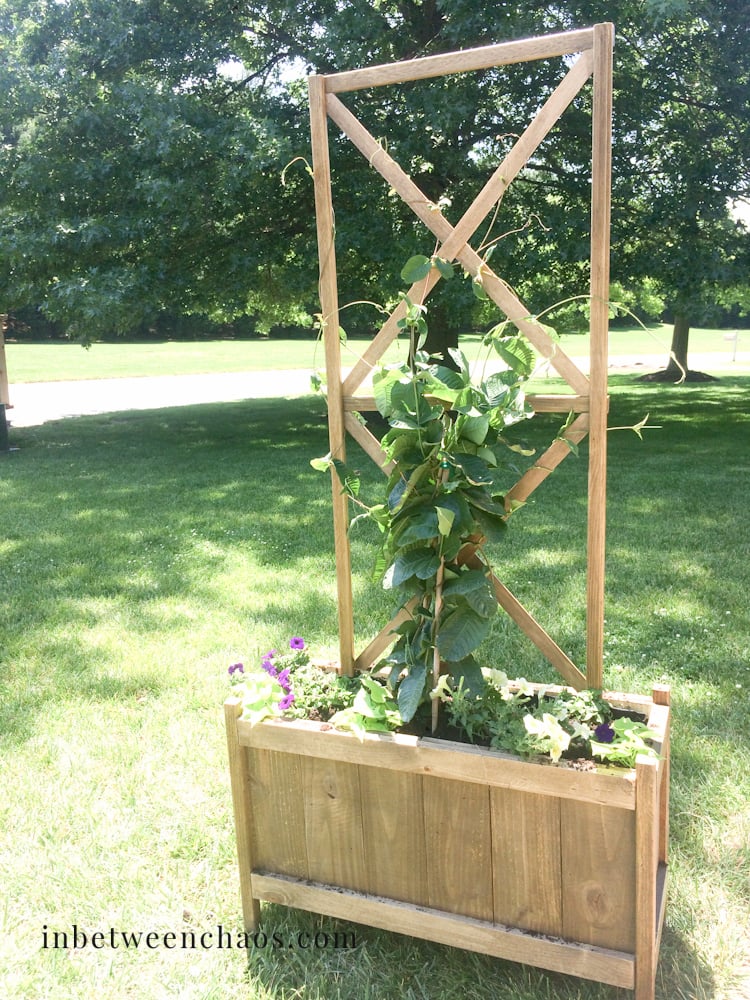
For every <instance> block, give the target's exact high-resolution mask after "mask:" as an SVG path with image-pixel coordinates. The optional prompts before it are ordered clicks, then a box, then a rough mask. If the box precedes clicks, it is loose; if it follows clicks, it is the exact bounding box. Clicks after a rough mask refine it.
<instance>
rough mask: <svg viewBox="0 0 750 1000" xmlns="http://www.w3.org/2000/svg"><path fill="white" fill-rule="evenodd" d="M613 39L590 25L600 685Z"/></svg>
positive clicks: (591, 561)
mask: <svg viewBox="0 0 750 1000" xmlns="http://www.w3.org/2000/svg"><path fill="white" fill-rule="evenodd" d="M612 44H613V32H612V26H611V25H609V24H597V25H596V26H595V27H594V51H593V55H594V74H593V76H594V82H593V110H592V151H591V320H590V324H591V325H590V334H591V336H590V372H589V381H590V389H589V393H590V402H589V406H590V409H589V482H588V540H587V553H588V556H587V558H588V577H587V595H586V596H587V612H588V613H587V616H586V630H587V636H586V683H587V684H588V686H589V687H590V688H601V687H602V667H603V658H604V568H605V566H604V563H605V540H606V505H607V408H608V395H607V334H608V326H609V224H610V200H611V196H610V174H611V157H612V151H611V146H612Z"/></svg>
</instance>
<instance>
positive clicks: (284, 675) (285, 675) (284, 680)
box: [276, 667, 289, 692]
mask: <svg viewBox="0 0 750 1000" xmlns="http://www.w3.org/2000/svg"><path fill="white" fill-rule="evenodd" d="M276 680H277V681H278V682H279V684H280V685H281V686H282V687H283V688H284V690H285V691H287V692H288V691H289V667H285V668H284V669H283V670H282V671H280V673H278V674H277V675H276Z"/></svg>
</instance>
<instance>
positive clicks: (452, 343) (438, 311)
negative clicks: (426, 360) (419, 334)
mask: <svg viewBox="0 0 750 1000" xmlns="http://www.w3.org/2000/svg"><path fill="white" fill-rule="evenodd" d="M430 306H431V307H430V309H429V310H428V313H427V328H428V333H427V340H426V341H425V343H424V346H423V347H422V350H423V351H426V352H427V354H429V356H430V358H432V359H434V360H435V361H438V362H439V363H440V364H441V365H445V367H446V368H453V369H457V368H458V366H457V365H456V362H455V361H454V360H453V358H452V357H451V356H450V354H448V348H453V349H454V350H455V349H457V348H458V327H457V326H456V324H455V323H452V322H451V321H450V317H449V310H448V309H446V307H445V305H444V304H443V303H442V302H440V301H439V300H436V301H435V302H433V303H431V304H430Z"/></svg>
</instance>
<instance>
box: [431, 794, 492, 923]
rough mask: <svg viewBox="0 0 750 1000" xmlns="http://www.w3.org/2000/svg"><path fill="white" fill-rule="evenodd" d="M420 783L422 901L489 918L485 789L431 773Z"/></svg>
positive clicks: (489, 852) (489, 856) (488, 831)
mask: <svg viewBox="0 0 750 1000" xmlns="http://www.w3.org/2000/svg"><path fill="white" fill-rule="evenodd" d="M422 789H423V803H424V806H423V808H424V829H425V841H424V853H425V855H426V858H427V880H428V885H429V899H428V901H427V902H428V905H430V906H431V907H433V908H435V909H438V910H443V911H446V912H448V913H460V914H462V915H463V916H467V917H476V918H477V919H479V920H492V916H493V902H492V878H491V876H490V873H491V872H492V864H493V858H492V841H491V828H490V793H489V789H488V788H485V787H482V786H481V785H476V784H467V783H466V782H464V781H445V780H444V779H440V778H435V777H425V778H424V779H423V782H422Z"/></svg>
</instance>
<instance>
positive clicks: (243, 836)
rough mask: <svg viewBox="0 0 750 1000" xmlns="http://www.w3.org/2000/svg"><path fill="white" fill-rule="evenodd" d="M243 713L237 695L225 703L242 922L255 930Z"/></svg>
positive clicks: (257, 908)
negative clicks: (240, 729) (240, 730)
mask: <svg viewBox="0 0 750 1000" xmlns="http://www.w3.org/2000/svg"><path fill="white" fill-rule="evenodd" d="M241 712H242V703H241V702H240V700H239V699H238V698H229V699H227V701H226V702H225V703H224V726H225V729H226V735H227V751H228V754H229V775H230V780H231V785H232V808H233V811H234V830H235V839H236V842H237V861H238V864H239V869H240V893H241V896H242V922H243V926H244V928H245V930H246V931H254V930H255V929H256V928H257V927H258V924H259V923H260V903H259V902H258V900H257V899H256V898H255V896H254V895H253V889H252V884H251V877H250V876H251V872H252V870H253V868H254V867H255V855H254V845H253V834H252V830H253V817H252V812H251V806H250V774H249V771H248V766H247V755H248V752H249V751H248V750H246V749H245V747H243V746H241V745H240V741H239V736H238V730H237V720H238V719H239V716H240V714H241Z"/></svg>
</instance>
